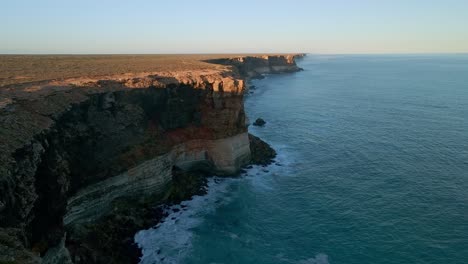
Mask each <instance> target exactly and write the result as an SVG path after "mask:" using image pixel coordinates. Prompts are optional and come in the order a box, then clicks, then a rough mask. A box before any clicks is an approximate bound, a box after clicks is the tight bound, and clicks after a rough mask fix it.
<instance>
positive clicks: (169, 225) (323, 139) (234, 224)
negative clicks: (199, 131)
mask: <svg viewBox="0 0 468 264" xmlns="http://www.w3.org/2000/svg"><path fill="white" fill-rule="evenodd" d="M299 66H301V67H303V68H304V71H302V72H298V73H293V74H282V75H268V76H266V78H265V79H263V80H255V81H253V82H252V85H254V86H255V87H254V89H251V92H252V94H249V95H248V96H247V98H246V102H245V104H246V111H247V114H248V116H249V118H250V120H251V122H252V121H254V120H255V119H256V118H257V117H262V118H263V119H265V120H266V122H267V124H266V125H265V126H264V127H261V128H259V127H250V128H249V129H250V131H251V133H253V134H255V135H257V136H259V137H261V138H262V139H264V140H265V141H267V142H269V143H270V144H271V145H272V146H273V147H274V148H275V149H276V150H277V152H278V157H277V159H276V160H277V162H276V164H273V165H270V166H268V167H266V168H262V167H255V168H252V169H250V170H248V171H247V173H246V174H245V175H244V176H242V177H240V178H236V179H223V178H212V179H211V180H210V181H209V190H208V194H207V195H205V196H197V197H194V199H193V200H191V201H186V202H184V203H183V207H184V208H183V207H182V206H178V208H179V209H182V210H180V211H178V212H172V210H169V212H172V213H171V215H170V216H169V217H168V219H167V221H166V222H164V223H162V224H159V225H158V226H157V227H155V228H152V229H149V230H144V231H141V232H139V233H138V234H137V235H136V237H135V238H136V241H137V242H138V243H139V245H140V246H141V247H142V248H143V251H144V256H143V258H142V261H141V263H143V264H150V263H188V264H195V263H197V264H198V263H200V264H208V263H255V264H269V263H272V264H273V263H285V264H288V263H297V264H328V263H330V264H353V263H356V264H366V263H382V264H387V263H388V264H390V263H409V264H412V263H414V264H417V263H434V264H436V263H437V264H440V263H447V264H452V263H453V264H456V263H460V264H461V263H464V264H466V263H468V55H378V56H377V55H336V56H335V55H321V56H315V55H308V56H307V57H305V58H304V59H302V60H301V61H299ZM176 211H177V210H176Z"/></svg>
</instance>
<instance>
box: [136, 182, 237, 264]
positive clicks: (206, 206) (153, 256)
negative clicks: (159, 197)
mask: <svg viewBox="0 0 468 264" xmlns="http://www.w3.org/2000/svg"><path fill="white" fill-rule="evenodd" d="M236 180H240V179H232V178H222V179H220V178H216V177H215V178H211V179H209V181H208V191H207V192H208V193H207V194H206V195H203V196H194V197H193V198H192V200H189V201H184V202H182V203H181V204H180V205H174V206H171V207H169V208H167V209H165V211H166V212H167V213H168V214H169V215H168V216H167V217H166V218H165V220H164V222H162V223H159V224H157V225H156V226H155V227H153V228H150V229H147V230H142V231H140V232H138V233H137V234H136V235H135V242H136V243H137V244H138V246H139V247H140V248H142V251H143V257H142V258H141V260H140V263H142V264H157V263H180V262H181V261H182V260H183V259H184V258H185V256H187V254H188V253H189V252H190V250H191V248H192V243H191V241H192V238H193V233H192V232H191V229H192V228H195V227H197V226H199V225H200V224H201V223H202V221H203V218H204V216H205V215H207V214H209V213H213V212H214V211H215V210H216V207H218V206H219V205H221V204H225V203H228V202H229V195H228V194H227V188H228V186H229V185H230V184H231V183H233V182H234V181H236ZM174 209H176V210H175V211H174Z"/></svg>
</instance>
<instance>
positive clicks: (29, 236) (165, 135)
mask: <svg viewBox="0 0 468 264" xmlns="http://www.w3.org/2000/svg"><path fill="white" fill-rule="evenodd" d="M217 62H218V63H222V64H224V65H231V66H234V68H233V69H231V70H228V69H225V70H221V71H220V70H216V71H209V70H205V71H198V72H197V71H185V72H166V73H164V72H157V73H142V74H132V75H130V76H129V75H114V76H107V77H100V78H99V79H92V78H74V79H67V80H63V81H52V82H47V83H35V84H27V85H18V86H16V87H8V88H5V89H3V90H2V91H1V94H0V95H1V97H0V143H1V144H0V148H1V149H0V150H1V154H0V252H2V253H0V263H2V262H9V263H28V262H30V263H38V262H40V261H41V259H40V258H39V255H40V256H45V257H44V262H45V263H53V262H59V263H60V262H64V260H63V259H66V260H67V261H69V260H70V257H69V255H68V251H67V250H66V249H65V248H64V246H65V245H64V241H63V237H64V233H65V231H66V230H69V231H70V232H71V231H72V230H76V228H79V226H80V225H81V224H82V223H88V222H92V221H95V220H96V219H99V218H100V217H102V216H104V215H107V214H109V212H110V211H112V210H113V202H114V201H115V200H116V199H121V198H123V197H126V198H128V199H132V198H135V197H137V198H138V197H149V196H152V197H157V199H158V200H164V199H165V198H164V197H167V195H169V192H170V190H171V185H172V177H173V171H174V168H177V169H181V170H183V171H193V170H197V171H205V172H209V173H216V174H221V175H223V174H225V175H230V174H235V173H236V172H238V171H239V170H240V168H241V166H243V165H245V164H247V163H249V162H250V155H251V154H250V145H249V137H248V134H247V127H246V121H245V113H244V108H243V92H244V89H245V82H244V78H245V77H253V76H256V75H258V74H260V73H278V72H291V71H296V70H298V69H299V68H298V67H297V66H296V65H295V63H294V57H293V56H264V57H241V58H233V59H222V60H219V61H217ZM72 233H73V232H72ZM57 245H59V246H60V245H62V246H61V247H58V248H57V247H56V246H57ZM31 250H32V252H31ZM4 252H6V253H4ZM33 252H34V253H33ZM51 255H52V257H51ZM58 258H63V259H62V260H58ZM74 260H75V261H77V259H74ZM78 260H79V259H78Z"/></svg>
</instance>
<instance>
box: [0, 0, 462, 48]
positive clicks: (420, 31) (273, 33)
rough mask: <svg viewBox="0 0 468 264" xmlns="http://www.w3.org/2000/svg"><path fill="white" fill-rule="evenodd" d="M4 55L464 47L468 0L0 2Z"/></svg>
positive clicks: (89, 0)
mask: <svg viewBox="0 0 468 264" xmlns="http://www.w3.org/2000/svg"><path fill="white" fill-rule="evenodd" d="M0 34H1V35H0V53H232V52H236V53H239V52H240V53H242V52H311V53H419V52H423V53H430V52H434V53H441V52H468V0H303V1H301V0H281V1H275V0H269V1H266V0H265V1H262V0H257V1H255V0H237V1H223V0H217V1H214V0H213V1H211V0H210V1H208V0H197V1H196V0H164V1H163V0H133V1H131V0H128V1H119V0H73V1H72V0H29V1H27V0H1V3H0Z"/></svg>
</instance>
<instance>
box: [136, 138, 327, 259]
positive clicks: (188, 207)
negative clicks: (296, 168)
mask: <svg viewBox="0 0 468 264" xmlns="http://www.w3.org/2000/svg"><path fill="white" fill-rule="evenodd" d="M275 149H277V150H278V153H279V155H278V156H277V157H276V159H275V163H273V164H271V165H269V166H267V167H262V166H252V168H250V169H248V170H247V172H246V173H245V174H244V175H243V177H240V178H219V177H213V178H210V179H209V180H208V188H207V194H205V195H203V196H194V197H193V198H192V200H189V201H184V202H182V203H181V204H180V205H174V206H171V207H168V208H166V209H164V211H165V212H167V213H168V216H167V217H166V218H165V219H164V222H162V223H159V224H157V225H156V226H154V227H153V228H150V229H147V230H142V231H139V232H138V233H137V234H136V235H135V242H136V243H137V244H138V246H139V247H140V248H141V249H142V252H143V256H142V258H141V260H140V263H141V264H160V263H161V264H162V263H183V260H184V259H185V258H186V257H188V256H189V254H190V252H191V250H192V241H193V238H194V233H193V231H192V230H193V229H194V228H196V227H197V226H200V225H201V224H202V223H203V221H204V219H205V217H206V216H207V215H209V214H212V213H214V212H215V211H216V209H217V208H218V207H219V206H222V205H226V204H228V203H230V202H231V197H232V195H235V193H231V192H230V190H229V186H231V185H232V184H234V183H236V182H239V181H248V182H249V183H250V184H251V186H252V187H254V188H255V190H256V191H259V192H262V191H270V190H271V189H272V188H273V186H274V184H273V182H274V181H275V179H276V177H281V176H284V175H290V173H289V172H287V171H288V170H290V169H291V166H293V165H294V164H293V163H294V162H293V159H291V158H290V156H289V155H287V154H285V153H286V152H287V151H286V152H284V151H283V149H284V148H283V147H282V146H275ZM278 164H279V165H278ZM174 209H175V210H174ZM229 235H230V237H231V238H232V239H238V236H237V235H236V234H229ZM312 263H314V262H312ZM317 264H322V262H317Z"/></svg>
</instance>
